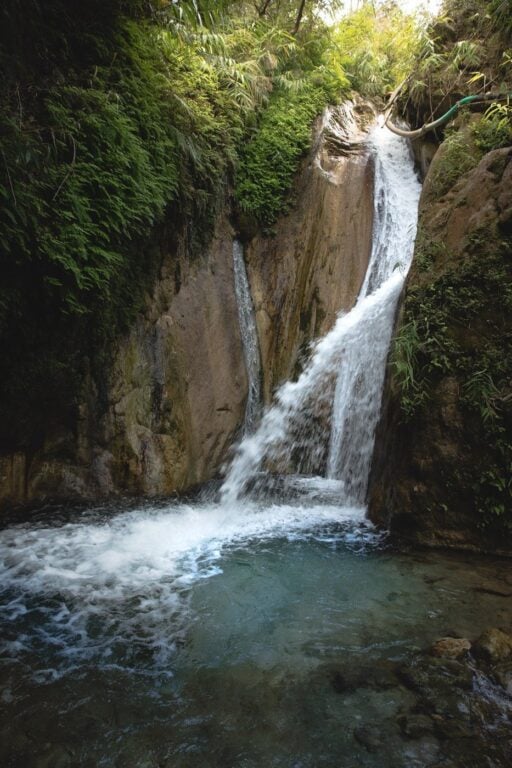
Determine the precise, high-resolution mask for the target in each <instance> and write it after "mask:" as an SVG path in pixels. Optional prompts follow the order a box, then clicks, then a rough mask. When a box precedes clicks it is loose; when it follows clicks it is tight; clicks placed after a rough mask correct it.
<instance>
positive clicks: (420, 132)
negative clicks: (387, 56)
mask: <svg viewBox="0 0 512 768" xmlns="http://www.w3.org/2000/svg"><path fill="white" fill-rule="evenodd" d="M400 87H401V86H400ZM398 91H399V89H397V90H396V91H395V93H394V94H393V95H392V97H391V100H390V103H389V106H388V109H387V110H386V117H385V121H384V125H385V126H387V127H388V128H389V130H390V131H393V133H397V134H398V135H399V136H405V138H408V139H419V138H420V136H424V135H425V134H426V133H428V132H429V131H432V130H434V128H437V127H438V126H440V125H442V124H443V123H446V122H447V121H448V120H449V119H450V118H451V117H453V115H455V114H456V113H457V112H458V110H459V109H460V107H463V106H465V105H466V104H471V103H472V102H474V101H503V100H504V99H510V98H512V93H503V94H499V93H479V94H476V95H474V96H464V97H463V98H462V99H459V100H458V101H456V102H455V104H454V105H453V107H450V109H449V110H448V111H447V112H445V113H444V115H441V117H438V118H437V120H434V121H433V122H432V123H425V124H424V125H422V127H421V128H417V129H416V130H415V131H405V130H403V129H402V128H397V126H396V125H393V123H391V122H390V121H389V118H390V115H391V108H392V106H393V103H394V101H395V99H396V97H397V95H398Z"/></svg>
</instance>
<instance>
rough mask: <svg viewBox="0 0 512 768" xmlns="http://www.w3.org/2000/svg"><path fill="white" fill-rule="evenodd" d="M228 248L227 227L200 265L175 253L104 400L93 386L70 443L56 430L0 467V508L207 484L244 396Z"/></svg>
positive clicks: (124, 347) (120, 350)
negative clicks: (32, 449)
mask: <svg viewBox="0 0 512 768" xmlns="http://www.w3.org/2000/svg"><path fill="white" fill-rule="evenodd" d="M232 240H233V231H232V229H231V227H230V226H229V224H228V223H227V221H226V219H225V218H223V219H221V220H220V221H219V223H218V226H217V229H216V233H215V236H214V238H213V241H212V244H211V246H210V248H209V250H208V252H207V253H206V254H204V256H203V257H202V258H199V259H197V260H195V261H191V259H190V258H189V257H188V254H187V252H186V249H185V246H184V244H183V242H181V244H180V242H178V247H177V252H175V253H171V254H168V256H167V257H166V258H165V260H164V264H163V268H162V272H161V275H160V279H159V280H158V283H157V284H156V286H155V289H154V292H153V295H152V297H151V298H150V300H149V301H148V303H147V308H146V310H145V312H144V314H143V315H141V316H140V317H139V319H138V320H137V322H136V323H135V325H134V327H133V328H132V329H131V331H130V333H129V334H128V335H127V336H126V337H125V338H123V339H121V340H120V341H119V344H118V347H117V349H116V350H115V357H114V359H113V362H112V367H111V370H110V373H109V376H108V380H107V382H106V386H105V390H106V391H104V392H99V391H98V387H97V385H96V383H95V382H94V381H93V379H92V377H91V376H89V377H88V380H87V381H86V382H85V383H84V397H83V401H82V403H81V405H80V408H79V418H78V423H77V427H76V433H75V434H72V433H66V432H65V431H62V430H61V429H60V428H59V426H58V425H57V426H56V428H55V431H54V433H53V434H51V435H47V437H46V441H45V444H44V445H43V447H42V449H41V450H40V451H38V452H37V453H36V454H35V455H34V456H32V457H28V456H25V455H23V454H16V455H14V456H9V457H4V458H3V460H2V462H1V463H0V472H1V475H0V486H1V497H2V498H3V500H5V501H11V502H19V501H26V500H31V499H38V498H44V497H86V498H87V497H88V498H91V497H92V498H94V497H98V496H104V495H108V494H111V493H114V492H123V493H133V494H144V495H155V494H166V493H170V492H172V491H174V490H177V489H183V488H186V487H188V486H191V485H193V484H195V483H199V482H202V481H204V480H206V479H208V478H209V477H211V476H212V474H213V473H214V472H215V470H216V469H217V467H218V466H219V464H220V463H221V462H222V461H223V460H224V459H225V457H226V452H227V449H228V448H229V446H230V445H231V443H232V442H233V440H234V439H235V436H236V434H237V430H238V429H239V427H240V424H241V422H242V420H243V414H244V405H245V398H246V395H247V380H246V374H245V366H244V362H243V355H242V346H241V340H240V333H239V326H238V315H237V306H236V298H235V293H234V283H233V268H232Z"/></svg>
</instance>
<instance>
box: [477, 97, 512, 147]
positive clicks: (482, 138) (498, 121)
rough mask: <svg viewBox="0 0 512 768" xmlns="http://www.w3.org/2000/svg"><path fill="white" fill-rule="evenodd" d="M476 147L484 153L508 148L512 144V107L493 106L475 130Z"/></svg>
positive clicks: (507, 105)
mask: <svg viewBox="0 0 512 768" xmlns="http://www.w3.org/2000/svg"><path fill="white" fill-rule="evenodd" d="M473 134H474V137H475V144H476V146H477V147H478V148H479V149H481V150H482V152H490V151H491V150H493V149H500V148H501V147H508V146H510V145H511V144H512V107H511V106H510V105H509V104H499V103H495V104H492V105H491V106H490V107H489V109H488V110H487V111H486V113H485V115H484V117H483V119H482V120H480V122H479V123H478V124H477V125H475V127H474V129H473Z"/></svg>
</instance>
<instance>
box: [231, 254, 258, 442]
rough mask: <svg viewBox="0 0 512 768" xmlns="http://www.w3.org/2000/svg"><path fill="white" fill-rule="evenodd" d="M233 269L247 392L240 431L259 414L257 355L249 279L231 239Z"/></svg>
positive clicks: (246, 429)
mask: <svg viewBox="0 0 512 768" xmlns="http://www.w3.org/2000/svg"><path fill="white" fill-rule="evenodd" d="M233 271H234V277H235V294H236V298H237V304H238V319H239V323H240V334H241V336H242V346H243V351H244V359H245V368H246V371H247V380H248V393H247V405H246V407H245V420H244V434H245V435H248V434H251V432H254V430H255V428H256V426H257V425H258V422H259V420H260V418H261V408H262V395H261V358H260V347H259V341H258V330H257V328H256V320H255V318H254V307H253V304H252V297H251V291H250V288H249V280H248V278H247V270H246V268H245V260H244V249H243V246H242V243H240V241H239V240H234V241H233Z"/></svg>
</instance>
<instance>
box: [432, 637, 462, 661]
mask: <svg viewBox="0 0 512 768" xmlns="http://www.w3.org/2000/svg"><path fill="white" fill-rule="evenodd" d="M470 649H471V643H470V642H469V640H466V639H465V638H458V637H441V638H440V639H439V640H436V642H435V643H433V644H432V645H431V647H430V654H431V656H437V657H439V658H443V659H459V658H461V657H462V656H465V655H466V654H467V653H468V651H469V650H470Z"/></svg>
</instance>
